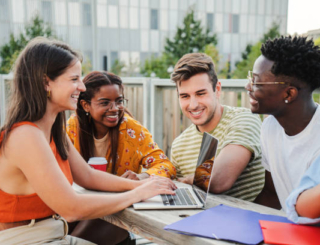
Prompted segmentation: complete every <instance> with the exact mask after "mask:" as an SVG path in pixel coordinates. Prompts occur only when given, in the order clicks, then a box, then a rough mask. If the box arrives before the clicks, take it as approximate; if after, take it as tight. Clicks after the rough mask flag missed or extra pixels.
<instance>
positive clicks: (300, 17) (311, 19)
mask: <svg viewBox="0 0 320 245" xmlns="http://www.w3.org/2000/svg"><path fill="white" fill-rule="evenodd" d="M315 29H320V0H289V6H288V25H287V32H288V34H294V33H298V34H303V33H306V32H307V31H310V30H315Z"/></svg>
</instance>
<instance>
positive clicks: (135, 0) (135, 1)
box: [130, 0, 139, 7]
mask: <svg viewBox="0 0 320 245" xmlns="http://www.w3.org/2000/svg"><path fill="white" fill-rule="evenodd" d="M130 6H132V7H138V6H139V0H130Z"/></svg>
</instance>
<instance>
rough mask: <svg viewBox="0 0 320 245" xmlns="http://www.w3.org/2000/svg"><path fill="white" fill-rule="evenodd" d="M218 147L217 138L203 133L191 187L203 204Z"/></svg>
mask: <svg viewBox="0 0 320 245" xmlns="http://www.w3.org/2000/svg"><path fill="white" fill-rule="evenodd" d="M217 149H218V140H217V139H216V138H215V137H213V136H212V135H210V134H208V133H206V132H205V133H204V134H203V138H202V143H201V147H200V153H199V157H198V162H197V167H196V170H195V174H194V179H193V185H192V188H193V190H194V192H195V193H196V194H197V196H198V197H199V199H200V201H201V202H202V203H203V204H205V203H206V200H207V196H208V192H209V186H210V181H211V176H212V171H213V163H214V158H215V156H216V152H217Z"/></svg>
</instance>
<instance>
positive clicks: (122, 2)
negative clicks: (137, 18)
mask: <svg viewBox="0 0 320 245" xmlns="http://www.w3.org/2000/svg"><path fill="white" fill-rule="evenodd" d="M119 5H120V6H128V0H119Z"/></svg>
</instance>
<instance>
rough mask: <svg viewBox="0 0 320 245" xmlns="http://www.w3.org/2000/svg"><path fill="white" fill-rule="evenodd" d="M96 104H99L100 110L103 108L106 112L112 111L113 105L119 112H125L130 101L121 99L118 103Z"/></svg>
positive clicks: (106, 101) (107, 101) (100, 102)
mask: <svg viewBox="0 0 320 245" xmlns="http://www.w3.org/2000/svg"><path fill="white" fill-rule="evenodd" d="M88 102H92V101H88ZM94 103H95V104H97V105H98V106H99V107H100V108H103V109H105V110H110V109H111V108H112V105H113V104H114V105H115V106H116V107H117V108H118V109H119V110H123V109H124V108H125V107H126V106H127V104H128V100H127V99H119V100H117V101H109V100H103V101H99V102H94Z"/></svg>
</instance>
